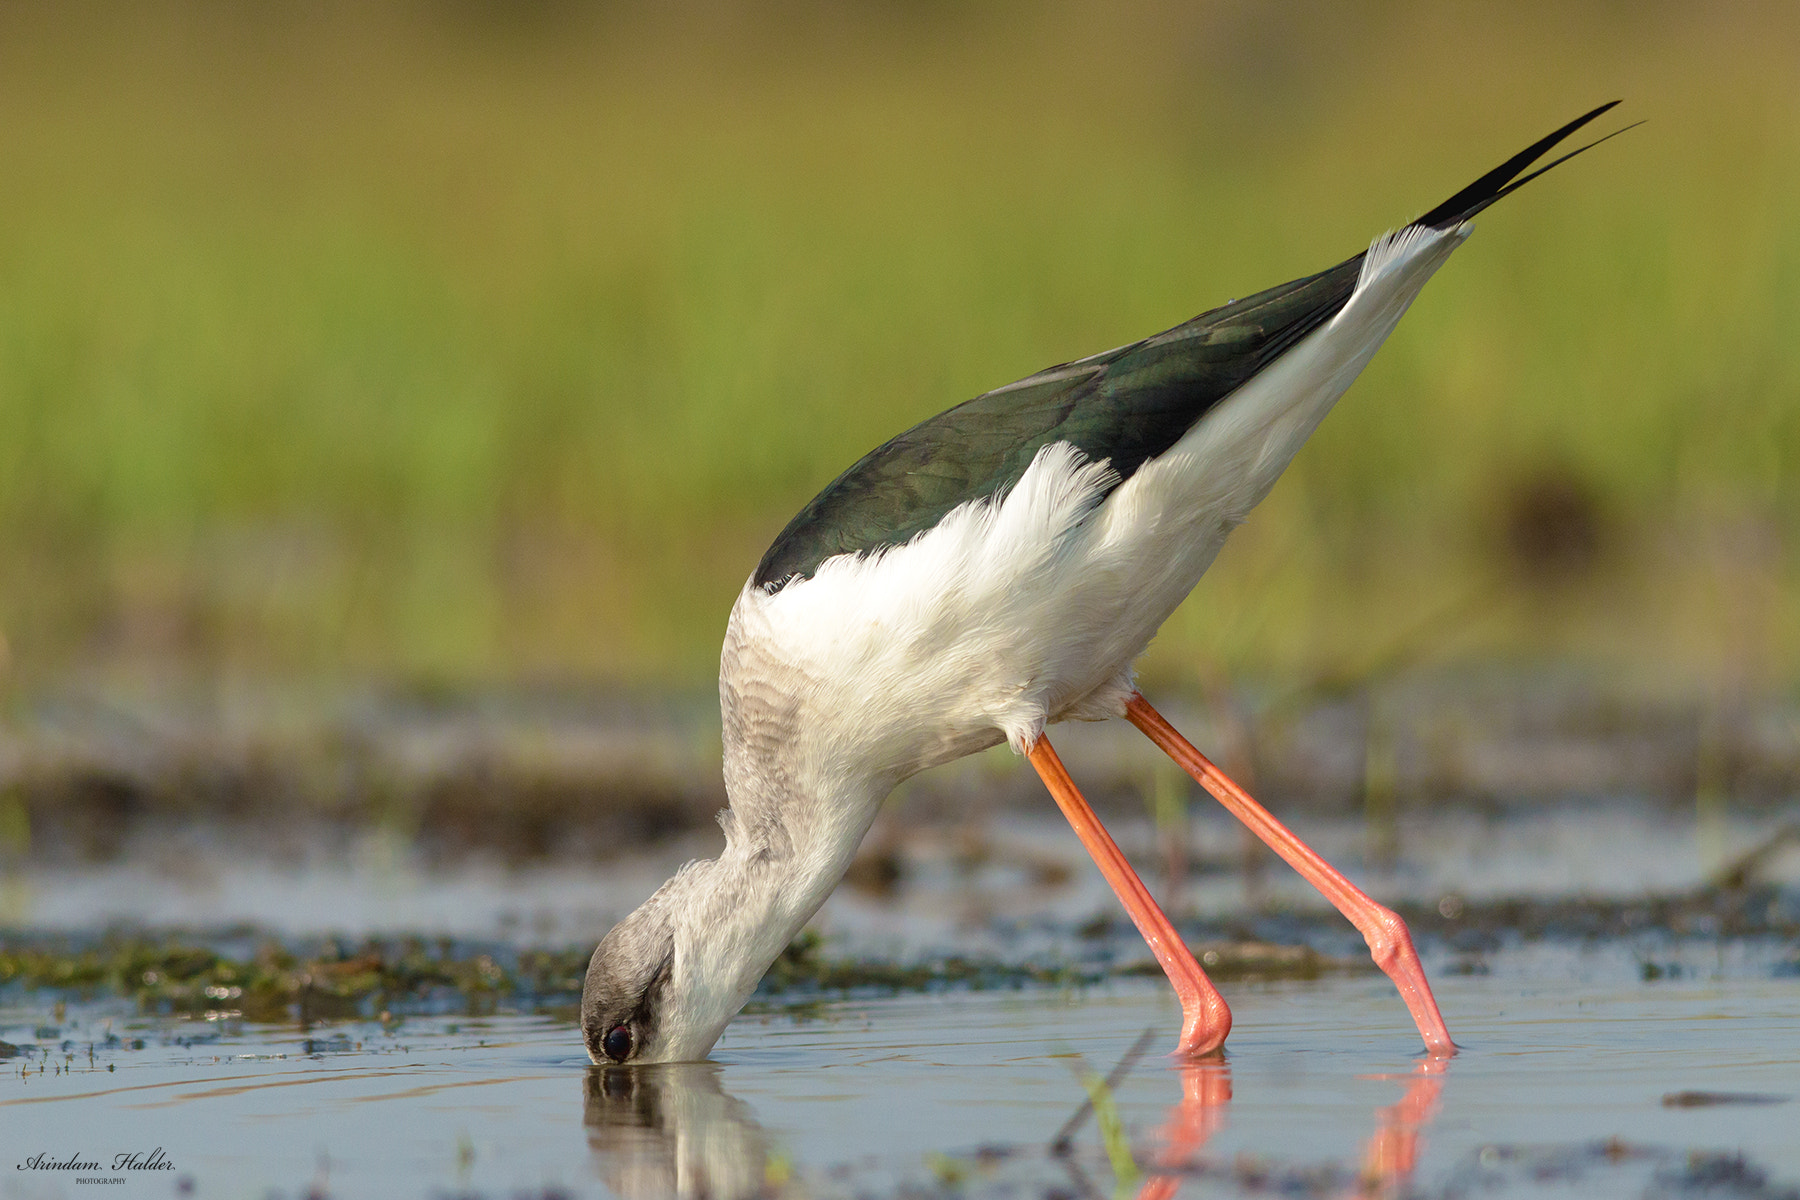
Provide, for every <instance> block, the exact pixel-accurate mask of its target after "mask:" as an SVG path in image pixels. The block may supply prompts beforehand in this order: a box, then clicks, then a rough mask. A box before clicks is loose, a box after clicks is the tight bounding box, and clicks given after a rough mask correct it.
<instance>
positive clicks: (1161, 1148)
mask: <svg viewBox="0 0 1800 1200" xmlns="http://www.w3.org/2000/svg"><path fill="white" fill-rule="evenodd" d="M1449 1061H1450V1060H1449V1059H1447V1058H1428V1059H1424V1060H1422V1061H1420V1062H1419V1063H1418V1065H1417V1066H1415V1067H1414V1068H1413V1070H1412V1071H1411V1072H1409V1073H1407V1074H1403V1075H1376V1076H1364V1078H1373V1079H1381V1080H1393V1081H1396V1082H1400V1081H1404V1082H1405V1083H1406V1090H1405V1092H1404V1093H1403V1094H1402V1095H1401V1097H1400V1099H1399V1100H1398V1101H1397V1102H1395V1103H1393V1104H1390V1105H1387V1106H1386V1107H1383V1108H1378V1109H1376V1110H1375V1131H1374V1133H1373V1134H1372V1135H1371V1136H1370V1138H1369V1142H1368V1146H1367V1148H1366V1149H1365V1151H1364V1153H1363V1158H1362V1164H1361V1168H1360V1171H1359V1173H1358V1175H1357V1179H1356V1184H1355V1186H1354V1187H1353V1188H1352V1189H1351V1190H1350V1194H1351V1195H1355V1196H1361V1197H1390V1196H1398V1195H1403V1194H1405V1192H1406V1190H1407V1186H1408V1183H1409V1181H1410V1179H1411V1177H1412V1172H1413V1168H1414V1167H1415V1166H1416V1165H1417V1163H1418V1158H1419V1149H1420V1145H1421V1136H1420V1135H1421V1133H1422V1132H1423V1130H1424V1129H1425V1127H1426V1126H1427V1125H1429V1124H1430V1122H1431V1119H1432V1117H1433V1116H1434V1115H1435V1114H1436V1112H1437V1106H1438V1099H1439V1095H1440V1093H1441V1092H1442V1090H1443V1087H1444V1080H1445V1078H1446V1073H1447V1069H1448V1067H1449ZM1121 1067H1122V1068H1123V1067H1125V1064H1121ZM1120 1073H1121V1074H1123V1073H1124V1072H1123V1071H1121V1072H1120ZM1174 1074H1175V1076H1176V1078H1177V1079H1178V1080H1179V1083H1180V1088H1181V1097H1180V1099H1179V1100H1177V1101H1176V1102H1175V1103H1174V1104H1172V1105H1170V1106H1169V1109H1168V1113H1167V1115H1166V1117H1165V1119H1164V1121H1163V1123H1162V1125H1161V1127H1160V1128H1159V1129H1158V1130H1157V1131H1156V1133H1155V1135H1154V1136H1153V1139H1152V1140H1153V1142H1154V1144H1155V1145H1156V1146H1157V1147H1158V1149H1157V1150H1156V1152H1155V1153H1154V1154H1153V1155H1152V1157H1151V1161H1150V1164H1149V1175H1148V1178H1147V1179H1145V1181H1144V1184H1143V1187H1142V1189H1141V1190H1140V1191H1139V1192H1138V1200H1169V1198H1170V1197H1173V1196H1175V1195H1177V1194H1178V1193H1179V1192H1181V1191H1182V1189H1183V1185H1184V1184H1186V1183H1188V1182H1189V1181H1190V1180H1193V1179H1194V1178H1195V1177H1196V1176H1205V1175H1208V1174H1211V1173H1213V1172H1216V1171H1218V1170H1219V1169H1220V1167H1221V1166H1222V1165H1223V1164H1219V1163H1211V1162H1209V1161H1208V1160H1207V1158H1206V1157H1205V1155H1204V1151H1205V1148H1206V1144H1207V1142H1208V1140H1209V1139H1211V1138H1212V1137H1213V1135H1215V1134H1216V1133H1217V1132H1218V1131H1219V1130H1220V1129H1221V1128H1222V1127H1223V1126H1224V1124H1225V1117H1226V1113H1227V1111H1228V1110H1229V1108H1230V1106H1231V1094H1232V1084H1231V1067H1230V1066H1229V1065H1228V1064H1226V1063H1225V1062H1224V1061H1223V1060H1219V1061H1214V1062H1206V1063H1199V1064H1196V1065H1192V1066H1185V1067H1179V1068H1177V1069H1176V1070H1175V1072H1174ZM720 1076H721V1068H719V1067H718V1066H716V1065H714V1064H712V1063H674V1064H665V1065H661V1066H646V1067H590V1068H588V1071H587V1076H586V1080H585V1086H584V1100H583V1105H582V1123H583V1124H584V1125H585V1126H586V1127H587V1137H588V1145H589V1146H591V1147H592V1148H593V1150H594V1155H595V1158H596V1160H597V1161H598V1164H599V1170H600V1173H601V1176H602V1177H603V1178H604V1179H605V1181H606V1184H607V1187H608V1188H610V1189H611V1190H612V1191H613V1192H615V1193H616V1194H618V1195H621V1196H633V1197H636V1196H643V1197H653V1196H655V1197H660V1196H679V1197H684V1198H690V1197H691V1198H698V1197H707V1198H709V1200H737V1198H739V1197H751V1196H757V1195H764V1194H768V1193H769V1192H770V1191H771V1184H773V1183H775V1182H777V1181H776V1180H774V1179H772V1178H771V1175H770V1168H769V1164H770V1161H771V1160H770V1155H769V1150H770V1145H769V1138H768V1135H767V1134H766V1133H765V1132H764V1131H763V1128H762V1126H761V1125H759V1124H758V1123H757V1120H756V1116H755V1114H754V1113H753V1112H752V1111H751V1108H750V1106H749V1105H748V1104H746V1103H744V1102H743V1101H742V1100H739V1099H738V1098H737V1097H736V1096H733V1095H730V1094H729V1093H727V1092H726V1091H725V1090H724V1088H723V1087H722V1086H721V1085H720ZM1052 1153H1053V1154H1055V1155H1056V1156H1057V1157H1063V1158H1064V1163H1065V1165H1066V1166H1069V1167H1070V1168H1071V1169H1074V1166H1075V1164H1074V1159H1072V1158H1067V1157H1064V1155H1063V1154H1062V1153H1058V1152H1057V1151H1056V1150H1054V1149H1053V1150H1052ZM1075 1173H1076V1176H1077V1184H1078V1190H1080V1191H1082V1192H1084V1193H1093V1194H1097V1193H1095V1189H1094V1188H1093V1187H1092V1185H1091V1184H1088V1183H1087V1182H1086V1180H1085V1177H1084V1176H1081V1175H1080V1173H1079V1171H1078V1170H1077V1171H1076V1172H1075ZM774 1190H779V1189H778V1188H777V1189H774Z"/></svg>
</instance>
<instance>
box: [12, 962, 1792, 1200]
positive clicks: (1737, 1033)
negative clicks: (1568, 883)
mask: <svg viewBox="0 0 1800 1200" xmlns="http://www.w3.org/2000/svg"><path fill="white" fill-rule="evenodd" d="M1779 951H1780V948H1779V947H1772V946H1771V947H1759V946H1755V945H1751V946H1740V947H1736V948H1735V949H1734V950H1733V952H1731V953H1725V954H1721V953H1720V952H1719V948H1718V947H1717V946H1710V945H1708V946H1698V945H1697V946H1688V947H1685V948H1684V947H1675V948H1673V949H1672V950H1671V951H1670V958H1671V962H1672V964H1673V965H1675V966H1676V967H1677V969H1678V971H1679V973H1680V974H1681V975H1682V977H1681V978H1676V979H1673V980H1671V979H1668V978H1664V979H1661V980H1658V981H1655V982H1645V981H1644V980H1643V972H1642V971H1641V969H1640V963H1639V961H1638V959H1637V958H1636V957H1634V956H1633V955H1631V954H1628V953H1624V952H1622V951H1620V950H1619V949H1617V948H1611V949H1608V948H1598V949H1586V950H1583V949H1577V948H1573V947H1566V946H1563V947H1559V946H1554V945H1550V946H1540V947H1536V948H1522V949H1516V950H1511V951H1506V952H1503V953H1500V954H1497V955H1495V956H1493V958H1492V960H1491V967H1490V972H1489V973H1488V974H1485V975H1455V974H1446V973H1444V971H1443V967H1444V964H1443V962H1442V961H1438V962H1429V961H1428V964H1427V965H1428V969H1433V970H1434V971H1435V974H1436V977H1437V979H1438V985H1437V986H1438V994H1439V998H1440V1001H1441V1003H1442V1005H1443V1008H1444V1011H1445V1013H1446V1015H1447V1018H1448V1019H1449V1021H1450V1023H1451V1027H1452V1029H1453V1031H1454V1032H1455V1034H1456V1036H1457V1037H1458V1039H1459V1041H1460V1042H1461V1044H1462V1045H1463V1047H1464V1049H1463V1051H1462V1053H1460V1054H1459V1055H1458V1056H1457V1057H1456V1058H1455V1059H1453V1060H1451V1061H1450V1062H1448V1063H1447V1064H1433V1063H1429V1062H1427V1061H1425V1060H1423V1059H1421V1058H1419V1057H1417V1056H1416V1050H1417V1037H1416V1034H1415V1033H1414V1032H1413V1030H1412V1029H1411V1025H1410V1022H1409V1021H1408V1019H1407V1017H1406V1014H1405V1011H1404V1009H1403V1008H1402V1007H1401V1005H1400V1004H1399V1002H1398V999H1397V998H1396V997H1395V996H1394V994H1393V991H1392V989H1391V987H1390V986H1389V985H1388V984H1387V982H1386V981H1385V980H1384V979H1382V978H1380V977H1379V976H1371V975H1354V976H1328V977H1325V978H1322V979H1319V980H1316V981H1311V982H1305V983H1279V984H1263V985H1237V986H1227V987H1225V989H1224V990H1225V992H1226V994H1227V997H1228V998H1229V999H1230V1000H1231V1002H1232V1004H1233V1007H1234V1009H1235V1011H1236V1014H1237V1026H1236V1029H1235V1031H1234V1033H1233V1036H1232V1042H1231V1050H1230V1055H1229V1058H1228V1060H1227V1061H1226V1062H1225V1063H1224V1064H1223V1065H1222V1066H1216V1067H1209V1068H1203V1069H1200V1070H1198V1071H1189V1072H1183V1071H1180V1070H1177V1069H1175V1068H1173V1067H1171V1066H1170V1064H1169V1063H1168V1061H1167V1060H1166V1059H1164V1058H1162V1057H1161V1054H1162V1051H1163V1050H1164V1049H1166V1046H1165V1043H1168V1042H1172V1040H1173V1036H1174V1029H1175V1024H1176V1015H1177V1014H1176V1011H1175V1007H1174V1004H1173V1001H1172V999H1170V997H1169V996H1168V995H1167V993H1166V990H1165V988H1164V987H1163V986H1161V985H1159V984H1157V983H1155V982H1153V981H1149V980H1125V981H1119V982H1115V983H1112V984H1108V985H1104V986H1101V987H1096V988H1091V989H1081V990H1071V991H1059V990H1055V989H1048V988H1035V989H1025V990H1020V991H1004V992H947V993H941V994H935V995H912V996H900V997H892V998H884V999H849V1000H838V1001H830V1002H824V1003H817V1004H808V1005H806V1006H804V1008H803V1009H801V1010H800V1011H798V1012H789V1011H781V1010H779V1009H778V1010H776V1011H770V1012H762V1013H751V1014H748V1015H746V1016H743V1017H740V1018H739V1020H738V1021H737V1022H736V1023H734V1024H733V1025H732V1027H731V1028H730V1029H729V1030H728V1032H727V1034H726V1036H725V1038H724V1039H723V1041H722V1042H721V1043H720V1045H719V1048H718V1050H717V1052H716V1054H715V1058H716V1065H710V1066H707V1065H702V1066H696V1067H675V1068H650V1069H640V1070H635V1071H626V1070H619V1069H611V1070H600V1069H595V1068H590V1067H589V1066H588V1065H587V1063H586V1060H585V1057H584V1056H583V1055H582V1053H581V1050H580V1046H579V1043H578V1042H577V1040H576V1038H575V1036H574V1031H573V1029H572V1027H571V1024H570V1018H569V1017H568V1016H552V1015H515V1016H508V1015H501V1016H494V1017H489V1018H467V1017H464V1018H407V1019H402V1020H399V1021H396V1022H390V1023H389V1024H387V1025H385V1026H384V1025H382V1024H379V1023H375V1022H352V1023H348V1024H342V1025H327V1026H314V1027H312V1028H310V1029H307V1030H301V1029H299V1028H297V1027H294V1026H286V1027H280V1026H266V1025H265V1026H256V1025H250V1024H245V1023H241V1022H233V1021H229V1020H225V1021H213V1022H207V1021H167V1020H157V1019H153V1018H145V1017H140V1016H135V1015H132V1014H130V1013H129V1012H128V1011H124V1010H123V1009H122V1008H121V1007H120V1006H119V1005H113V1006H110V1007H109V1006H108V1005H105V1004H93V1005H85V1006H84V1005H72V1006H70V1007H69V1008H68V1009H67V1010H66V1011H65V1013H64V1015H63V1017H62V1019H61V1021H60V1023H51V1022H50V1021H49V1019H48V1018H47V1015H46V1014H45V1013H44V1012H43V1010H41V1009H39V1008H36V1007H31V1008H27V1009H21V1008H19V1007H16V1006H15V1007H11V1008H9V1009H7V1010H5V1011H0V1026H3V1027H4V1028H5V1029H6V1030H7V1032H6V1033H4V1034H0V1036H4V1037H5V1038H6V1039H7V1040H8V1041H10V1042H13V1043H14V1044H16V1045H19V1046H21V1054H20V1055H19V1056H18V1057H16V1058H14V1059H12V1060H9V1061H7V1062H5V1063H4V1064H3V1067H4V1068H5V1075H4V1076H3V1077H0V1078H4V1084H3V1085H0V1130H3V1131H4V1132H0V1142H3V1143H4V1154H5V1155H6V1160H5V1163H6V1165H7V1166H8V1167H9V1168H13V1169H9V1170H7V1171H5V1173H4V1175H5V1177H4V1179H0V1195H4V1196H7V1197H14V1196H17V1197H39V1196H44V1197H48V1196H70V1195H93V1194H96V1192H95V1191H94V1190H93V1188H94V1185H80V1184H77V1183H75V1182H74V1181H73V1180H72V1179H71V1178H69V1176H68V1173H65V1172H53V1171H47V1170H35V1171H34V1170H19V1169H16V1166H15V1164H17V1163H20V1162H24V1161H26V1160H27V1159H28V1158H29V1156H30V1155H33V1154H36V1153H39V1152H40V1151H41V1152H45V1153H48V1154H50V1155H52V1156H53V1157H55V1158H58V1159H62V1158H66V1157H67V1156H68V1155H70V1154H72V1153H75V1152H77V1151H79V1152H81V1154H82V1155H83V1156H84V1157H86V1158H89V1159H93V1160H104V1161H105V1162H106V1163H107V1164H110V1162H111V1156H112V1155H113V1154H115V1153H118V1152H120V1151H126V1150H137V1151H149V1150H151V1149H152V1148H155V1147H161V1149H162V1153H163V1155H164V1157H165V1158H166V1160H167V1161H169V1162H171V1163H173V1164H174V1166H173V1169H172V1170H169V1171H163V1172H130V1171H120V1172H111V1171H108V1170H102V1171H100V1172H97V1173H95V1174H96V1175H98V1176H99V1177H110V1178H125V1179H126V1180H127V1182H126V1183H124V1184H122V1185H117V1186H113V1187H109V1188H106V1189H105V1190H104V1191H101V1192H99V1193H98V1194H105V1195H115V1196H125V1195H145V1196H150V1195H156V1196H164V1195H175V1194H192V1195H196V1196H202V1197H232V1196H244V1195H256V1196H261V1195H266V1194H269V1193H271V1192H276V1193H280V1194H284V1195H289V1196H301V1195H307V1194H309V1189H315V1190H316V1191H315V1192H314V1194H320V1195H331V1196H410V1195H465V1194H468V1195H495V1196H513V1195H518V1194H526V1195H532V1196H542V1195H567V1196H603V1195H630V1196H661V1195H671V1194H682V1195H693V1196H699V1195H709V1196H730V1195H751V1194H756V1193H757V1192H759V1191H766V1192H775V1193H780V1194H793V1195H808V1196H819V1195H840V1194H843V1195H860V1194H871V1193H872V1194H897V1193H906V1192H913V1191H926V1192H936V1191H946V1190H947V1191H962V1192H965V1193H969V1194H976V1195H1040V1194H1050V1193H1054V1192H1060V1193H1064V1194H1069V1195H1077V1196H1079V1195H1103V1196H1115V1195H1131V1194H1137V1193H1139V1191H1140V1190H1141V1189H1143V1188H1146V1187H1161V1188H1167V1187H1174V1188H1177V1189H1179V1192H1180V1194H1185V1195H1203V1194H1204V1195H1218V1194H1225V1195H1236V1194H1245V1195H1251V1194H1269V1193H1271V1192H1273V1193H1277V1194H1282V1195H1300V1196H1306V1195H1314V1194H1334V1195H1336V1194H1346V1193H1351V1194H1354V1193H1356V1192H1357V1191H1358V1189H1359V1188H1361V1189H1363V1190H1364V1192H1365V1194H1366V1193H1368V1192H1374V1193H1392V1194H1399V1193H1401V1192H1406V1193H1409V1194H1411V1193H1417V1194H1425V1195H1484V1196H1486V1195H1530V1196H1562V1195H1569V1196H1639V1195H1646V1194H1656V1195H1671V1196H1678V1195H1694V1196H1702V1195H1730V1196H1734V1197H1741V1196H1778V1195H1788V1194H1792V1193H1791V1192H1790V1191H1788V1190H1787V1189H1793V1188H1795V1187H1796V1186H1797V1185H1800V1136H1797V1134H1796V1130H1800V1099H1797V1097H1800V1032H1797V1031H1800V978H1796V977H1795V976H1794V975H1793V974H1792V973H1790V972H1788V970H1787V969H1786V968H1785V967H1784V966H1783V965H1782V960H1781V958H1780V957H1779ZM1146 1029H1153V1030H1154V1031H1155V1033H1154V1035H1153V1037H1154V1041H1153V1044H1152V1046H1151V1048H1150V1049H1149V1050H1148V1052H1147V1053H1144V1054H1142V1056H1141V1057H1139V1058H1136V1059H1135V1060H1133V1059H1132V1057H1131V1052H1132V1049H1133V1045H1134V1043H1135V1042H1136V1041H1137V1040H1138V1038H1139V1035H1140V1034H1141V1033H1143V1032H1144V1031H1145V1030H1146ZM109 1034H110V1035H111V1038H112V1039H117V1040H109V1037H108V1035H109ZM134 1039H141V1040H142V1042H143V1045H142V1048H140V1049H134V1048H132V1046H133V1041H134ZM90 1047H91V1052H90ZM1122 1062H1123V1063H1124V1065H1125V1066H1126V1068H1127V1069H1126V1071H1125V1073H1124V1074H1123V1076H1122V1077H1121V1078H1119V1079H1118V1080H1117V1081H1116V1084H1115V1086H1114V1087H1112V1088H1111V1089H1110V1090H1106V1091H1103V1092H1102V1095H1103V1097H1109V1098H1110V1100H1111V1102H1112V1104H1113V1106H1114V1107H1115V1108H1116V1112H1117V1117H1118V1133H1117V1134H1116V1135H1115V1136H1114V1137H1113V1138H1112V1139H1111V1140H1112V1143H1113V1145H1112V1152H1111V1153H1109V1150H1108V1146H1107V1141H1108V1139H1107V1138H1106V1137H1105V1136H1104V1135H1103V1130H1102V1124H1101V1123H1100V1122H1097V1121H1096V1120H1094V1119H1093V1118H1092V1117H1089V1118H1088V1119H1085V1120H1083V1121H1082V1122H1081V1123H1080V1124H1079V1126H1078V1128H1077V1129H1076V1130H1075V1132H1074V1135H1073V1137H1072V1139H1071V1149H1070V1151H1069V1152H1068V1153H1067V1154H1066V1155H1060V1156H1059V1155H1057V1154H1054V1153H1052V1152H1051V1150H1050V1147H1049V1143H1050V1142H1051V1139H1052V1138H1053V1137H1054V1136H1055V1135H1056V1133H1057V1132H1058V1130H1059V1129H1060V1128H1062V1127H1063V1126H1064V1125H1065V1122H1067V1121H1068V1120H1069V1118H1071V1116H1073V1115H1074V1114H1076V1113H1077V1111H1078V1109H1080V1108H1081V1106H1082V1104H1083V1102H1084V1101H1085V1100H1086V1099H1087V1098H1088V1092H1087V1091H1086V1090H1085V1088H1084V1079H1085V1080H1087V1081H1089V1082H1091V1081H1092V1080H1093V1078H1095V1077H1097V1076H1102V1075H1105V1074H1106V1073H1108V1072H1110V1071H1112V1070H1113V1069H1114V1068H1115V1067H1117V1066H1119V1065H1120V1064H1121V1063H1122ZM1184 1096H1186V1097H1188V1100H1187V1103H1186V1104H1185V1106H1184V1103H1183V1100H1184ZM1102 1107H1103V1108H1104V1107H1105V1105H1104V1104H1103V1105H1102ZM82 1177H87V1176H86V1175H83V1176H82ZM1158 1180H1161V1181H1162V1182H1160V1183H1159V1182H1157V1181H1158ZM1725 1185H1729V1186H1725ZM184 1187H185V1188H190V1189H191V1191H179V1189H180V1188H184ZM1708 1187H1712V1188H1713V1189H1714V1190H1711V1191H1709V1190H1707V1188H1708ZM1721 1189H1722V1190H1721ZM1164 1194H1166V1193H1164Z"/></svg>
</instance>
